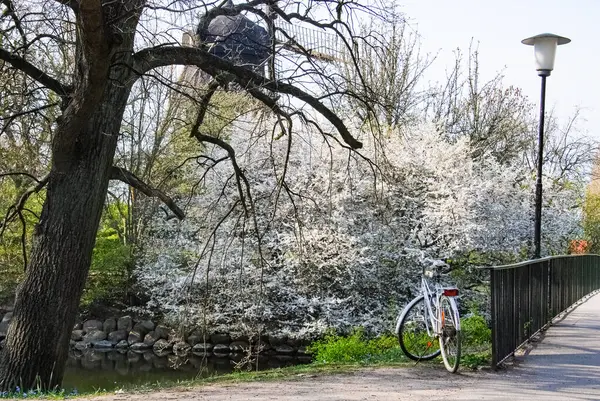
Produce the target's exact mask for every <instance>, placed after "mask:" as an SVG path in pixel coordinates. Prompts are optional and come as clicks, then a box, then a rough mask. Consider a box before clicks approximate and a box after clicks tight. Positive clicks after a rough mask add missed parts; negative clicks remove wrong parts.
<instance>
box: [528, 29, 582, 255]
mask: <svg viewBox="0 0 600 401" xmlns="http://www.w3.org/2000/svg"><path fill="white" fill-rule="evenodd" d="M570 41H571V39H568V38H565V37H562V36H558V35H553V34H551V33H542V34H540V35H536V36H532V37H530V38H527V39H523V40H522V41H521V43H523V44H524V45H529V46H533V49H534V53H535V67H536V70H537V72H538V75H539V76H540V77H542V97H541V102H540V127H539V131H538V159H537V179H536V182H535V223H534V228H533V242H534V246H535V254H534V257H535V258H539V257H540V250H541V232H542V164H543V160H544V159H543V152H544V109H545V107H546V77H548V76H550V73H551V72H552V70H553V69H554V57H555V56H556V47H557V46H558V45H566V44H567V43H569V42H570Z"/></svg>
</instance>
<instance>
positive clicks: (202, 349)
mask: <svg viewBox="0 0 600 401" xmlns="http://www.w3.org/2000/svg"><path fill="white" fill-rule="evenodd" d="M212 349H213V345H212V344H211V343H198V344H196V345H194V347H193V348H192V351H194V352H198V353H206V352H210V351H212Z"/></svg>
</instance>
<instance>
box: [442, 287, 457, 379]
mask: <svg viewBox="0 0 600 401" xmlns="http://www.w3.org/2000/svg"><path fill="white" fill-rule="evenodd" d="M440 318H441V322H442V330H441V333H440V337H439V341H440V349H441V351H442V359H443V360H444V365H445V366H446V369H447V370H448V372H450V373H455V372H456V371H457V370H458V365H459V364H460V351H461V341H460V340H461V338H460V337H461V336H460V315H459V314H458V308H457V307H456V302H455V301H454V298H449V297H446V296H442V297H441V299H440Z"/></svg>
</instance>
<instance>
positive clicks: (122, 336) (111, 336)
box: [107, 330, 127, 343]
mask: <svg viewBox="0 0 600 401" xmlns="http://www.w3.org/2000/svg"><path fill="white" fill-rule="evenodd" d="M107 339H108V341H112V342H115V343H118V342H119V341H122V340H127V332H126V331H125V330H117V331H111V332H110V333H108V337H107Z"/></svg>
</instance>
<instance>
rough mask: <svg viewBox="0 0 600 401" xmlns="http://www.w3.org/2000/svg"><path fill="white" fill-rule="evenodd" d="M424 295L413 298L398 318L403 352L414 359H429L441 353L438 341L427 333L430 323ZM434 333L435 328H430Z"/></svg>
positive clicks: (399, 339) (398, 331)
mask: <svg viewBox="0 0 600 401" xmlns="http://www.w3.org/2000/svg"><path fill="white" fill-rule="evenodd" d="M428 319H429V317H428V315H427V306H426V305H425V300H424V298H423V295H419V296H418V297H416V298H415V299H413V300H412V301H411V302H410V303H409V304H408V305H406V308H404V310H403V311H402V314H401V315H400V317H399V318H398V323H397V325H396V333H397V334H398V342H399V343H400V348H401V349H402V352H404V354H405V355H406V356H407V357H409V358H410V359H412V360H413V361H427V360H430V359H433V358H435V357H436V356H438V355H439V354H440V349H439V348H438V342H437V341H435V338H434V337H432V336H430V335H429V334H428V333H427V327H428V326H429V325H430V323H429V320H428ZM429 330H430V332H431V333H432V334H433V329H432V328H431V327H430V328H429Z"/></svg>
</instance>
